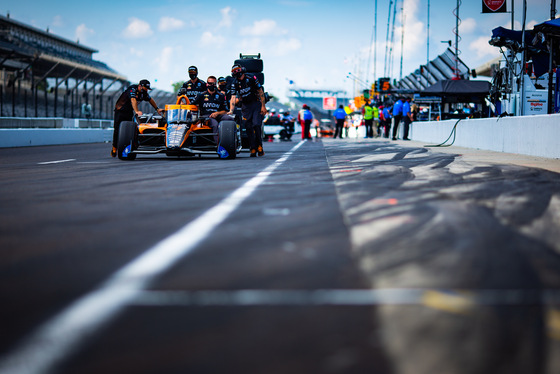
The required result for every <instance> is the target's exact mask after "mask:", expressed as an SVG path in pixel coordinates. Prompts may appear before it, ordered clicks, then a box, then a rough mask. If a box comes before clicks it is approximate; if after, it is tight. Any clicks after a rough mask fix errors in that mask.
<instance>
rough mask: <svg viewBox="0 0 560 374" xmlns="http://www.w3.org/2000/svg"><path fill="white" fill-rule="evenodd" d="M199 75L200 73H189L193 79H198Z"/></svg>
mask: <svg viewBox="0 0 560 374" xmlns="http://www.w3.org/2000/svg"><path fill="white" fill-rule="evenodd" d="M197 76H198V75H197V74H195V73H189V78H191V79H196V77H197Z"/></svg>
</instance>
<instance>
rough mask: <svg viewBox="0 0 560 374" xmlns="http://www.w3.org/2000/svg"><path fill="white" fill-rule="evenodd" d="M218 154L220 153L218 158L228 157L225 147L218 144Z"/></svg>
mask: <svg viewBox="0 0 560 374" xmlns="http://www.w3.org/2000/svg"><path fill="white" fill-rule="evenodd" d="M218 154H219V155H220V158H228V157H229V153H228V151H226V149H225V148H224V147H222V146H221V145H220V146H218Z"/></svg>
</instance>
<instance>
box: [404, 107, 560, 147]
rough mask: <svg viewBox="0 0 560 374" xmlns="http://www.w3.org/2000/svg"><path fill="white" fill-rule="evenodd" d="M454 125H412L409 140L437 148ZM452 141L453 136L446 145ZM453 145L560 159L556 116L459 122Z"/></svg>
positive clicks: (449, 122)
mask: <svg viewBox="0 0 560 374" xmlns="http://www.w3.org/2000/svg"><path fill="white" fill-rule="evenodd" d="M456 122H457V120H447V121H434V122H414V123H413V124H412V125H411V139H413V140H417V141H422V142H426V143H430V144H440V143H442V142H444V141H445V140H446V139H447V138H448V137H449V135H450V134H451V131H452V130H453V126H454V125H455V123H456ZM399 127H401V126H399ZM452 141H453V136H451V138H450V139H449V140H448V141H447V143H446V144H449V143H451V142H452ZM453 145H456V146H460V147H467V148H476V149H484V150H489V151H498V152H506V153H518V154H524V155H530V156H538V157H547V158H560V114H550V115H549V114H547V115H538V116H525V117H503V118H481V119H465V120H461V121H460V122H459V123H458V124H457V128H456V139H455V142H454V143H453Z"/></svg>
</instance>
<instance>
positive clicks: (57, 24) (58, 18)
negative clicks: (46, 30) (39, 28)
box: [52, 15, 64, 27]
mask: <svg viewBox="0 0 560 374" xmlns="http://www.w3.org/2000/svg"><path fill="white" fill-rule="evenodd" d="M52 25H53V26H54V27H62V26H64V21H63V18H62V16H60V15H59V16H54V18H53V21H52Z"/></svg>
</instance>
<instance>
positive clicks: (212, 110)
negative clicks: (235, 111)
mask: <svg viewBox="0 0 560 374" xmlns="http://www.w3.org/2000/svg"><path fill="white" fill-rule="evenodd" d="M191 104H193V105H196V106H198V110H199V113H200V115H201V116H204V117H206V116H208V117H210V118H209V121H208V124H209V125H210V127H212V131H213V132H214V133H215V134H216V135H214V140H215V141H216V143H217V142H218V135H217V134H218V131H219V126H220V122H221V121H226V120H231V119H232V118H231V117H230V116H228V115H227V114H226V113H227V107H226V97H225V96H224V94H222V93H221V92H219V91H218V88H217V87H216V77H214V76H213V75H211V76H209V77H208V79H207V83H206V91H205V92H203V93H201V94H200V95H198V96H197V97H196V98H195V99H194V100H193V101H192V102H191Z"/></svg>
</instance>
